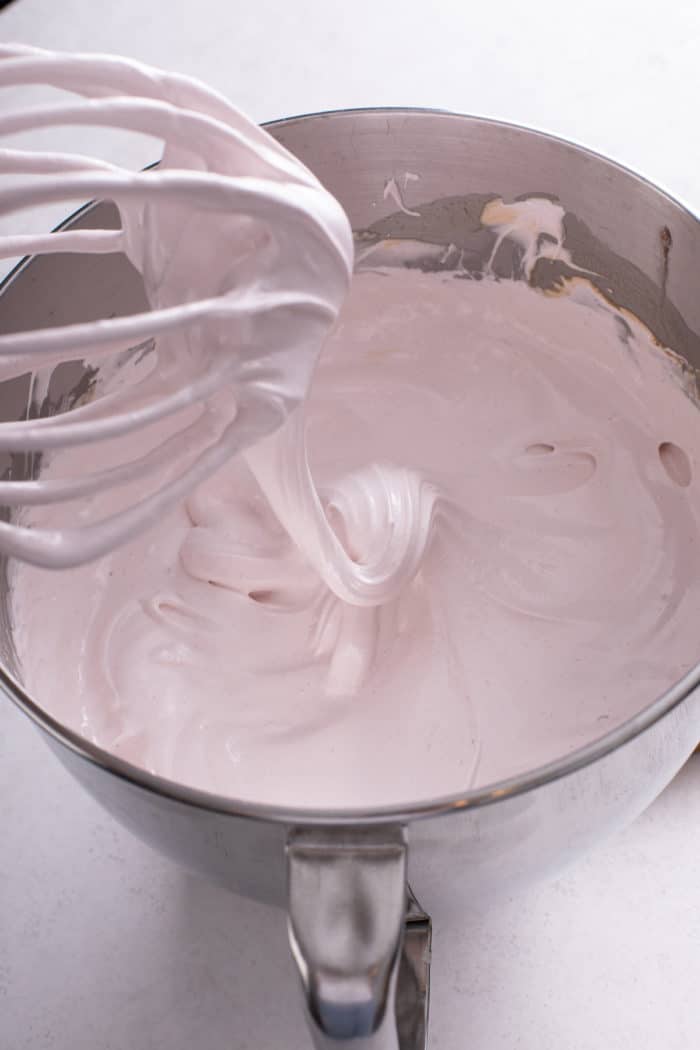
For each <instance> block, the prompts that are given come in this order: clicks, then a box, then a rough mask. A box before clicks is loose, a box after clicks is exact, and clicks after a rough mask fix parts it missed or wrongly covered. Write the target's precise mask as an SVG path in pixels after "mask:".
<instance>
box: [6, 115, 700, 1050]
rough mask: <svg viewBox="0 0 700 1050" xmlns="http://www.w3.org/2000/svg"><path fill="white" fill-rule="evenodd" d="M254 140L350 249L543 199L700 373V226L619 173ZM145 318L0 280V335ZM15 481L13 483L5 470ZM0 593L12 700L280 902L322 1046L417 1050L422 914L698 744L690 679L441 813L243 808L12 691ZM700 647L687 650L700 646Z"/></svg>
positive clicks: (545, 852)
mask: <svg viewBox="0 0 700 1050" xmlns="http://www.w3.org/2000/svg"><path fill="white" fill-rule="evenodd" d="M269 130H270V131H271V133H272V134H273V135H275V136H276V137H277V138H279V139H280V140H281V141H282V142H284V143H285V145H287V146H288V147H289V148H290V149H291V150H292V151H293V152H294V153H296V154H297V155H298V156H300V157H301V158H302V159H303V160H304V161H305V162H306V163H307V164H308V165H309V167H311V168H312V169H313V170H314V171H315V172H316V173H317V175H319V177H320V178H321V179H322V180H323V182H324V183H325V184H326V186H327V187H328V189H329V190H331V192H332V193H334V194H335V195H336V196H337V197H338V198H339V199H340V201H341V202H342V203H343V205H344V206H345V208H346V210H347V212H348V214H349V216H350V218H351V221H352V224H353V227H354V228H355V229H356V230H358V231H361V238H362V239H363V240H364V241H366V242H371V241H373V240H376V239H379V238H381V237H394V238H409V239H411V240H418V241H423V242H427V243H430V244H433V245H434V244H443V245H449V244H452V245H455V246H456V248H457V249H459V251H460V252H462V253H463V255H462V258H463V261H464V265H465V266H466V267H467V269H471V270H472V271H474V272H475V273H476V272H477V271H478V270H479V269H480V267H481V266H483V262H484V259H485V258H486V257H487V256H488V254H489V253H490V251H491V248H492V247H493V244H494V233H493V231H490V230H487V229H482V228H481V226H480V224H479V221H478V220H479V216H480V214H481V208H482V205H483V203H484V201H485V200H487V199H488V198H490V197H493V196H500V197H503V198H504V199H505V200H513V199H515V198H519V197H523V196H533V195H544V196H548V197H550V198H552V199H553V200H556V201H558V202H560V203H561V204H562V206H563V207H564V208H565V209H566V219H565V233H566V247H567V249H568V250H569V251H570V252H571V253H572V256H573V259H574V261H575V262H576V263H577V264H578V265H580V266H582V267H585V268H586V269H588V270H590V271H593V272H594V273H596V274H598V275H599V276H598V278H596V281H597V283H598V284H599V286H600V288H601V290H602V291H603V292H604V293H605V294H606V295H607V296H609V297H610V298H611V299H613V300H614V301H615V302H616V303H618V304H619V305H620V306H623V307H625V308H627V309H630V310H632V311H633V312H634V313H635V314H637V316H638V317H640V318H641V319H642V320H643V321H644V322H645V323H646V324H647V325H648V326H649V328H650V329H651V330H652V331H653V332H654V334H655V335H656V336H657V337H658V339H659V340H660V341H661V342H662V343H664V344H666V345H669V346H671V347H673V349H674V350H676V351H677V352H678V353H680V354H682V355H683V356H684V357H685V358H687V360H688V362H689V363H690V365H691V366H698V365H700V340H699V337H698V335H697V334H696V333H697V332H700V296H698V294H697V289H696V274H697V272H698V271H699V270H700V265H699V263H700V225H699V224H698V221H697V219H696V218H695V217H694V216H693V215H692V214H690V213H689V212H688V211H687V210H686V209H684V208H683V207H682V206H680V205H679V204H678V203H677V202H675V201H674V200H672V199H671V198H669V197H668V196H667V195H666V194H664V193H663V192H661V191H660V190H658V189H656V188H655V187H654V186H652V185H650V184H649V183H648V182H646V181H644V180H643V179H641V178H639V177H638V176H636V175H634V174H632V173H631V172H629V171H626V170H624V169H623V168H621V167H619V166H618V165H616V164H614V163H611V162H610V161H608V160H606V159H604V158H602V157H599V156H596V155H594V154H592V153H590V152H588V151H586V150H584V149H581V148H579V147H577V146H573V145H570V144H569V143H566V142H563V141H560V140H557V139H553V138H550V137H549V136H546V135H543V134H539V133H537V132H534V131H528V130H525V129H523V128H517V127H512V126H508V125H505V124H499V123H496V122H494V121H488V120H478V119H474V118H471V117H461V116H455V115H452V114H447V113H437V112H424V111H416V110H372V111H358V112H340V113H322V114H317V115H313V116H306V117H300V118H295V119H291V120H285V121H281V122H279V123H276V124H273V125H271V126H270V129H269ZM406 173H411V175H418V176H420V178H419V179H418V180H416V179H412V180H408V181H407V180H406V179H405V174H406ZM392 179H393V180H394V182H393V183H392V181H391V180H392ZM404 182H405V183H406V185H410V195H411V199H410V202H409V204H410V207H409V208H408V211H409V212H418V213H419V214H418V215H415V214H414V215H411V214H407V212H406V211H404V210H401V209H400V208H398V207H397V203H396V201H395V200H394V199H393V198H392V195H391V194H386V193H385V191H386V190H387V188H388V187H390V186H392V185H393V186H401V185H402V184H403V183H404ZM117 221H118V220H117V216H116V212H115V210H114V208H113V207H112V205H110V204H107V203H103V204H98V205H95V206H92V207H89V208H87V209H85V210H83V211H82V212H80V213H79V214H78V215H77V216H75V217H73V219H72V220H69V222H70V223H71V224H73V225H78V226H83V227H89V226H100V227H104V226H106V225H108V224H109V223H110V222H111V223H112V224H116V222H117ZM495 265H496V269H497V270H498V271H499V272H500V273H503V274H509V273H513V272H515V271H517V269H518V265H519V258H518V249H517V246H513V245H512V244H510V243H508V242H507V243H506V244H504V245H503V247H502V248H501V249H500V250H499V252H498V255H497V257H496V261H495ZM561 267H562V264H561V263H557V262H552V261H547V260H542V261H541V262H540V263H538V266H537V268H536V270H535V272H534V274H533V278H534V280H535V281H537V282H539V283H540V284H547V283H548V282H551V281H552V280H553V279H555V278H556V276H557V275H558V274H559V273H561ZM144 306H145V300H144V295H143V289H142V287H141V283H140V279H139V277H138V275H137V274H136V273H135V271H134V270H133V269H132V268H131V267H130V266H129V264H128V263H127V262H126V261H125V259H124V258H123V257H122V256H118V255H114V256H103V257H94V256H92V257H81V256H63V257H61V256H47V257H45V258H41V259H36V260H32V261H29V262H26V263H25V264H23V265H22V266H21V267H19V268H18V269H17V270H16V271H15V273H14V274H13V275H12V276H11V277H10V278H9V279H8V280H7V281H6V282H5V284H4V286H3V288H2V294H1V296H0V330H1V331H13V330H19V329H27V328H33V327H39V326H42V325H44V324H52V325H56V324H62V323H69V322H71V321H77V320H79V319H86V318H88V317H91V318H92V317H104V316H110V315H114V314H123V313H131V312H134V311H136V310H138V309H139V308H143V307H144ZM79 375H80V369H78V370H77V371H76V370H75V369H74V370H73V371H72V372H71V371H70V369H69V370H68V372H67V373H66V374H65V375H64V376H63V382H64V384H65V382H66V381H68V383H69V384H70V383H73V382H76V381H77V380H78V379H79ZM689 375H690V376H691V377H692V371H691V372H690V373H689ZM26 400H27V384H26V383H23V382H21V381H20V382H16V383H13V384H11V385H7V384H6V385H5V387H4V388H2V389H0V408H1V409H2V411H3V412H4V417H5V418H19V417H20V416H21V415H22V414H23V413H24V411H25V408H26ZM699 427H700V417H699ZM699 433H700V430H699ZM13 469H14V476H17V475H18V472H21V469H22V464H21V462H18V461H16V462H15V463H14V464H13ZM2 584H3V585H2V587H1V588H0V589H1V592H2V593H1V596H0V657H1V658H2V661H3V664H4V669H3V671H2V675H1V679H2V686H3V689H4V691H5V693H6V694H7V696H8V697H9V698H10V699H11V700H13V701H14V702H15V703H16V704H18V705H19V707H20V708H21V709H22V710H23V711H24V712H25V713H26V714H27V715H28V717H29V718H31V719H32V720H33V722H34V723H35V725H36V726H37V728H38V729H39V730H40V731H41V732H42V734H43V735H44V738H45V740H46V742H47V743H48V745H49V746H50V748H51V749H52V750H53V752H54V753H55V755H56V756H57V757H58V758H59V760H60V761H61V762H62V763H63V764H64V765H65V766H66V767H67V768H68V769H69V770H70V771H71V773H72V774H73V775H74V776H75V777H76V778H77V779H78V780H79V781H80V782H81V783H82V784H83V785H84V786H85V788H86V790H88V791H89V792H90V793H91V794H92V795H93V796H94V797H95V798H96V799H98V800H99V801H100V802H101V803H102V805H103V806H104V807H105V808H106V809H107V810H109V812H110V813H112V814H113V815H114V817H115V818H116V819H117V820H119V821H120V822H121V823H122V824H124V825H126V826H127V827H128V828H131V829H132V830H133V831H134V832H135V833H136V834H137V835H139V836H140V837H141V838H143V839H144V840H146V841H147V842H149V843H151V844H152V845H153V846H154V847H156V848H158V849H160V850H162V851H163V852H164V853H166V854H167V855H168V856H170V857H172V858H174V859H176V860H177V861H180V862H182V863H183V864H185V865H187V866H189V867H190V868H194V869H197V870H199V871H201V872H204V873H205V874H206V875H208V876H209V877H211V878H212V879H216V880H218V881H220V882H222V883H224V884H226V885H227V886H229V887H230V888H231V889H232V890H234V891H235V892H236V893H238V894H240V895H242V896H243V897H246V896H249V897H255V898H260V899H264V900H267V901H274V902H277V903H278V904H280V905H281V906H283V907H287V908H288V911H289V930H290V942H291V946H292V951H293V954H294V956H295V959H296V961H297V964H298V969H299V973H300V976H301V981H302V986H303V989H304V994H305V1002H306V1009H307V1013H308V1019H309V1025H310V1029H311V1032H312V1037H313V1040H314V1042H315V1045H316V1046H317V1047H324V1048H329V1047H331V1046H335V1045H336V1043H337V1041H339V1040H341V1041H342V1040H350V1045H352V1046H354V1047H358V1048H359V1047H362V1048H364V1050H368V1048H369V1047H371V1048H372V1050H379V1048H381V1050H389V1048H393V1050H396V1048H400V1050H422V1048H423V1047H424V1046H425V1045H426V1027H427V1026H426V1020H427V984H428V970H429V963H430V954H429V947H430V919H429V917H428V916H432V917H433V918H434V919H438V920H440V922H443V921H445V922H450V923H451V924H452V925H453V926H454V925H457V926H459V924H460V923H462V924H464V922H465V916H467V915H468V913H469V911H470V910H472V909H474V908H481V907H483V906H484V905H485V904H486V903H487V902H488V901H489V900H493V899H497V898H498V896H499V895H503V894H509V893H511V892H512V891H513V890H514V889H515V888H516V887H517V885H519V884H523V883H526V882H527V881H529V880H531V879H534V878H536V877H537V876H540V875H542V874H544V873H546V872H549V871H552V870H554V869H556V867H557V866H559V865H561V864H563V863H564V862H566V861H569V860H571V859H572V858H574V857H576V855H577V854H579V853H581V852H582V851H583V850H585V849H586V848H587V847H588V846H590V845H591V844H593V843H595V842H596V841H597V840H598V839H600V838H601V837H602V836H604V835H606V834H607V833H608V832H610V831H612V830H613V829H616V828H619V827H621V826H622V825H624V824H625V823H627V822H628V821H630V820H632V819H633V818H634V817H635V816H637V814H639V813H640V812H641V811H642V810H643V809H644V808H645V807H646V806H647V805H648V804H649V803H650V802H651V801H652V800H653V799H654V798H655V796H656V795H657V794H658V793H659V792H660V791H661V789H662V788H663V787H664V785H665V784H666V783H667V782H668V781H669V780H670V779H671V778H672V777H673V775H674V774H675V773H676V772H677V770H678V769H679V768H680V766H681V765H682V763H683V762H684V761H685V759H686V758H687V757H688V755H689V754H690V752H691V751H692V750H693V747H694V746H695V744H696V743H697V741H698V739H699V738H700V693H698V691H697V685H698V682H699V681H700V666H699V667H696V668H695V669H694V670H693V671H692V672H691V673H690V674H688V675H687V676H686V677H685V678H684V679H683V680H682V681H681V682H678V683H677V684H676V685H674V686H673V688H671V689H670V690H669V691H668V692H667V693H666V694H664V695H663V696H661V697H659V698H658V699H657V700H656V701H655V702H654V703H652V704H650V705H649V706H647V707H645V708H644V709H642V710H640V711H639V713H638V714H637V715H636V716H635V717H634V718H632V719H630V720H629V721H628V722H626V723H625V724H624V725H622V726H620V727H619V728H617V729H615V730H614V731H613V732H609V733H608V734H607V735H605V736H603V737H601V738H600V739H599V740H597V741H596V742H595V743H593V744H591V745H590V746H588V747H585V748H582V749H581V750H579V751H576V752H574V753H572V754H568V755H566V756H565V757H562V758H561V760H559V761H556V762H553V763H551V764H549V765H547V766H544V767H542V768H539V769H533V770H530V771H529V772H527V773H526V774H525V775H523V776H519V777H517V778H514V779H512V780H508V781H504V782H502V783H498V784H491V785H489V786H488V787H483V788H478V789H477V790H472V791H467V790H465V791H464V793H463V794H460V795H459V796H457V797H454V798H442V799H434V800H425V801H424V802H423V803H421V804H420V805H411V806H404V807H396V808H391V809H374V810H364V811H350V810H348V811H345V812H334V811H327V810H324V809H323V808H322V806H319V808H318V809H317V810H315V811H313V812H311V811H306V810H304V811H294V810H285V809H273V808H270V807H268V806H262V805H254V804H250V803H241V802H238V801H236V800H235V799H232V798H226V797H219V796H214V795H210V794H206V793H204V792H202V791H195V790H192V789H190V788H188V787H185V786H182V785H180V784H177V783H172V782H170V781H166V780H164V779H161V778H158V777H156V776H151V775H149V774H148V773H146V772H144V771H143V770H141V769H137V768H135V767H134V766H131V765H129V764H127V763H125V762H123V761H120V760H119V759H117V758H115V757H114V756H112V755H110V754H108V753H107V752H105V751H103V750H100V748H98V747H95V746H93V745H92V744H90V743H89V742H87V741H85V740H83V739H82V738H81V737H80V736H78V735H77V734H76V733H74V732H72V731H71V730H70V729H68V728H66V727H65V726H63V725H61V724H59V723H58V722H57V721H55V719H53V718H52V717H51V716H50V715H49V714H48V713H47V712H46V711H44V710H43V709H42V707H41V705H40V699H41V698H33V697H30V696H29V695H27V693H26V691H25V690H24V688H23V685H22V680H23V676H22V669H21V667H19V666H18V661H17V658H16V655H15V652H14V648H13V643H12V627H11V616H10V610H9V608H8V600H7V597H8V596H7V581H6V572H5V570H4V569H3V574H2ZM60 586H61V580H60V576H57V577H56V587H57V588H60ZM698 650H699V655H700V642H699V643H698ZM234 702H235V701H234ZM407 886H410V890H407ZM418 902H420V904H419V903H418ZM465 936H466V934H465ZM435 951H436V952H440V944H439V943H436V944H435Z"/></svg>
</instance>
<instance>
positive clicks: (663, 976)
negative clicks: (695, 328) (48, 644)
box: [0, 0, 700, 1050]
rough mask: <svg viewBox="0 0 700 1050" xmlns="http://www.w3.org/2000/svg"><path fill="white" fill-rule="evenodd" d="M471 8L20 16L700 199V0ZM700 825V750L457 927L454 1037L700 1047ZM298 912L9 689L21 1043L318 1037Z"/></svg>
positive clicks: (443, 1036)
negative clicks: (520, 129)
mask: <svg viewBox="0 0 700 1050" xmlns="http://www.w3.org/2000/svg"><path fill="white" fill-rule="evenodd" d="M473 6H474V5H468V4H466V3H465V2H464V0H442V2H441V3H440V4H437V5H432V9H431V10H430V11H429V10H428V7H427V5H423V6H419V5H417V4H412V3H410V2H408V0H407V2H406V3H404V4H402V5H397V4H395V3H389V2H388V0H373V2H370V0H355V2H354V3H353V4H352V5H341V4H340V3H339V2H338V0H325V2H322V0H296V2H294V3H291V4H281V3H279V2H278V0H256V2H255V4H253V5H251V7H250V10H248V11H246V12H245V13H244V6H243V5H242V4H233V3H230V2H228V0H196V2H194V0H150V2H148V3H144V0H120V2H119V3H115V4H99V5H98V4H95V3H94V2H92V0H60V2H59V0H15V3H14V4H11V5H10V7H8V8H7V9H5V10H3V11H1V12H0V39H1V40H8V39H22V40H25V41H27V42H29V43H35V44H40V45H43V46H50V47H61V48H85V49H89V50H111V51H122V52H125V53H129V54H132V55H134V56H135V57H138V58H142V59H144V60H146V61H150V62H155V63H159V64H163V65H166V66H171V67H173V68H179V69H182V70H184V71H186V72H191V73H195V74H199V75H201V76H203V77H206V78H207V79H208V80H209V81H210V82H211V83H213V84H215V85H216V86H218V87H219V88H221V89H222V90H224V91H226V92H227V93H228V94H229V95H230V96H231V97H232V98H233V99H235V100H236V101H237V102H238V103H239V104H240V105H241V106H242V107H244V108H245V109H247V110H248V111H249V112H250V113H252V114H253V115H254V116H255V117H257V118H258V119H260V120H265V119H271V118H273V117H279V116H283V115H287V114H289V113H294V112H304V111H308V110H315V109H325V108H334V107H342V106H354V105H391V104H395V105H426V106H430V105H433V106H440V107H444V108H449V109H455V110H461V111H466V112H476V113H482V114H485V115H488V116H495V117H501V118H503V119H508V120H514V121H520V122H523V123H526V124H530V125H534V126H538V127H541V128H544V129H545V130H549V131H553V132H556V133H558V134H561V135H564V136H567V137H570V138H575V139H577V140H579V141H582V142H585V143H586V144H587V145H590V146H592V147H593V148H595V149H598V150H600V151H602V152H605V153H608V154H610V155H612V156H614V157H616V158H617V159H619V160H621V161H623V162H625V163H627V164H629V165H630V166H632V167H635V168H638V169H639V170H641V171H643V172H644V173H645V174H647V175H649V176H650V177H651V178H653V179H654V180H655V181H657V182H660V183H661V184H663V185H665V186H667V187H668V188H669V189H671V190H673V191H675V192H676V193H677V194H679V195H680V196H682V197H683V198H684V199H685V200H686V201H687V202H688V203H689V204H690V205H692V206H695V207H696V208H700V137H699V136H698V135H697V134H696V130H695V129H696V126H697V98H698V88H699V87H700V66H699V65H698V62H697V55H698V53H699V51H698V46H699V44H700V39H699V38H700V7H698V5H697V4H696V3H695V0H674V2H673V3H672V4H666V5H664V6H663V7H662V8H660V7H659V5H642V4H639V3H633V2H630V0H617V2H616V3H612V4H611V3H610V2H609V0H608V2H605V3H604V2H601V0H588V3H586V4H585V5H584V4H581V5H579V6H578V7H576V6H574V5H539V6H536V5H531V4H530V5H526V4H523V3H511V2H510V0H501V2H500V3H499V4H498V5H497V7H496V5H492V4H491V5H488V4H486V5H481V6H480V7H479V8H478V9H472V8H473ZM351 12H352V14H351ZM0 104H1V105H3V106H5V105H8V104H9V99H8V97H7V96H2V102H0ZM94 141H96V140H93V139H92V137H91V136H90V135H89V134H88V133H83V143H84V148H85V149H86V150H88V151H89V150H90V149H92V148H93V142H94ZM105 145H106V147H107V149H108V150H109V149H114V150H116V151H117V152H118V155H119V156H120V159H121V160H122V161H123V160H124V159H125V158H126V153H125V150H126V148H127V147H126V145H125V144H124V142H123V140H122V141H121V142H120V143H117V142H111V141H110V142H107V143H105ZM128 149H129V153H128V156H129V158H130V159H131V160H132V163H134V164H137V163H141V162H146V161H148V160H150V159H152V156H153V151H152V147H150V146H149V144H148V143H144V142H139V143H137V144H135V145H131V146H129V147H128ZM59 217H60V213H59ZM49 221H50V217H49V216H41V217H40V218H38V219H34V220H32V219H31V218H30V217H24V220H23V223H22V224H21V225H22V228H23V229H29V228H31V227H32V224H33V223H42V224H46V223H48V222H49ZM0 225H2V224H0ZM15 228H16V229H19V224H15ZM699 264H700V253H699ZM699 270H700V266H699ZM699 279H700V273H699ZM699 828H700V759H698V758H695V759H693V760H691V763H690V764H689V765H688V766H687V767H686V769H685V770H684V771H683V773H682V774H681V775H680V777H679V778H678V779H677V780H676V781H675V782H674V783H673V784H672V785H671V787H670V788H669V789H668V790H667V791H666V792H665V793H664V795H663V796H662V797H661V798H660V799H659V800H658V802H657V803H656V804H655V805H654V806H653V807H652V808H651V810H649V811H648V813H647V814H645V816H644V817H642V818H641V819H640V820H639V821H638V822H637V823H636V824H635V825H634V826H633V827H631V828H630V829H628V830H627V831H626V832H624V833H623V834H620V835H618V836H616V837H615V838H614V839H612V840H611V841H609V842H608V843H606V844H605V845H604V846H601V847H600V848H599V849H598V850H597V851H596V852H595V853H593V854H591V855H590V856H589V857H588V858H587V859H586V860H584V861H583V862H581V863H579V865H578V866H577V867H576V868H575V869H572V870H571V872H570V873H568V874H566V875H565V876H564V877H562V878H560V879H558V880H557V881H556V882H553V883H551V884H549V885H543V886H541V887H539V888H538V889H536V890H534V891H531V892H528V893H527V894H524V895H522V896H520V897H519V898H518V899H516V900H512V901H509V902H508V903H507V904H505V905H504V906H503V907H502V908H501V909H500V910H499V911H498V912H497V913H491V914H488V915H484V916H482V917H480V918H479V919H478V921H477V920H474V919H472V920H470V921H469V923H468V924H465V929H464V930H437V931H436V937H435V944H434V948H435V952H434V956H435V957H434V978H435V981H434V995H433V1020H432V1041H431V1050H695V1048H696V1047H697V1046H699V1045H700V996H699V995H698V992H697V975H698V973H699V972H700V830H699ZM285 936H286V934H285V926H284V918H283V916H282V914H281V913H279V912H275V911H272V910H269V909H267V908H264V907H262V906H261V905H258V904H250V903H245V902H242V901H240V900H238V899H236V898H234V897H232V896H230V895H228V894H226V893H225V892H223V891H221V890H218V889H215V888H213V887H211V886H209V885H208V884H206V883H204V882H202V881H199V880H196V879H194V878H193V877H192V876H189V875H186V874H184V873H183V872H181V871H179V870H178V869H177V868H175V867H174V866H173V865H172V864H171V863H169V862H168V861H165V860H163V859H161V858H160V857H158V856H157V855H156V854H154V853H152V852H151V851H149V850H148V849H147V847H145V846H143V845H141V844H140V843H139V842H137V841H136V840H135V839H133V838H131V837H130V836H129V835H128V834H127V833H126V832H124V831H122V830H121V829H120V828H119V827H118V826H117V825H116V824H115V823H114V822H113V821H112V820H111V818H109V817H108V816H106V815H105V814H103V813H102V812H101V811H100V810H99V808H98V807H97V805H96V804H95V803H93V802H92V801H91V800H90V799H89V798H88V797H87V796H86V795H85V794H84V793H83V792H82V790H81V789H79V788H78V787H77V786H76V785H75V784H73V782H72V781H71V780H70V779H69V777H68V775H67V774H66V773H65V772H64V771H63V770H62V769H61V768H60V766H59V765H58V763H57V762H56V760H55V759H54V758H53V756H52V755H51V754H50V753H49V752H48V750H47V749H46V748H45V746H44V744H43V743H42V741H41V740H40V738H39V735H38V733H37V732H36V731H35V730H34V729H33V728H32V726H31V725H30V724H29V723H28V722H27V721H26V720H25V719H24V718H23V717H22V716H21V715H20V714H19V713H18V712H17V711H16V710H15V709H14V708H12V706H11V705H10V704H9V703H8V702H6V701H4V700H3V699H2V698H0V1050H44V1048H46V1050H50V1048H53V1050H191V1048H193V1047H197V1048H198V1050H308V1042H307V1039H306V1037H305V1032H304V1028H303V1023H302V1020H301V1013H300V1008H299V1004H298V1000H297V995H296V992H297V989H296V986H295V981H294V975H293V973H292V970H291V964H290V962H289V961H288V958H287V953H286V943H285Z"/></svg>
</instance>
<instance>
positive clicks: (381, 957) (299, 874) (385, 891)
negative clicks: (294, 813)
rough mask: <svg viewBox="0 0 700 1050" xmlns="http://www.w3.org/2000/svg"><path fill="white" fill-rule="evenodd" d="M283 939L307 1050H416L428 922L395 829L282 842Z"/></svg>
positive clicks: (422, 1038) (423, 1018) (295, 836)
mask: <svg viewBox="0 0 700 1050" xmlns="http://www.w3.org/2000/svg"><path fill="white" fill-rule="evenodd" d="M287 865H288V887H289V940H290V944H291V948H292V955H293V956H294V960H295V962H296V965H297V968H298V970H299V974H300V976H301V982H302V986H303V991H304V998H305V1003H306V1013H307V1020H308V1024H309V1027H310V1029H311V1035H312V1038H313V1043H314V1046H315V1048H316V1050H340V1047H342V1044H343V1043H345V1042H346V1041H348V1040H349V1041H350V1044H349V1046H348V1050H350V1046H351V1047H352V1050H425V1048H426V1032H427V1016H428V993H429V988H428V982H429V972H430V938H431V927H430V918H429V917H428V916H427V915H426V914H425V913H424V912H423V911H422V910H421V909H420V907H419V905H418V903H417V901H416V900H415V898H414V897H413V895H412V894H411V892H410V890H409V889H408V888H407V885H406V843H405V838H404V833H403V831H402V830H401V829H400V828H386V827H378V828H370V829H347V828H331V829H327V828H318V829H316V828H311V829H299V830H295V831H293V832H292V834H291V835H290V838H289V841H288V844H287Z"/></svg>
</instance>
